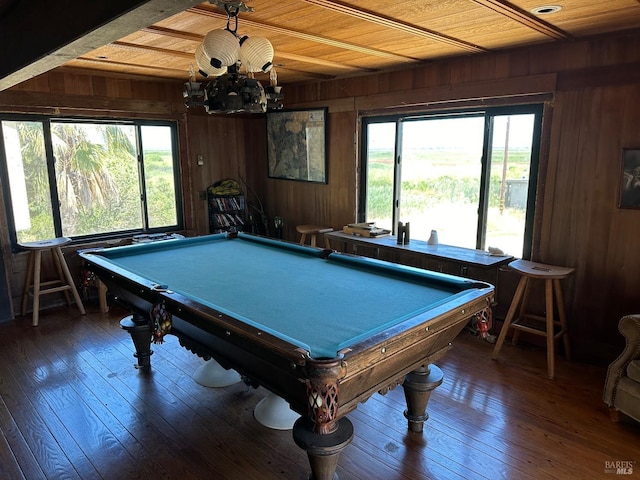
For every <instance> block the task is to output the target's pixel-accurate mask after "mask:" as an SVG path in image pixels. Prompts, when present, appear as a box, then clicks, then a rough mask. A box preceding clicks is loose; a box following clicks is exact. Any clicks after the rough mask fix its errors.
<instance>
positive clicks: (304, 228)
mask: <svg viewBox="0 0 640 480" xmlns="http://www.w3.org/2000/svg"><path fill="white" fill-rule="evenodd" d="M296 230H297V231H298V233H300V234H302V236H301V237H300V245H304V244H305V242H306V241H307V235H309V236H310V243H311V246H312V247H315V246H316V244H317V238H316V236H317V235H318V234H322V233H329V232H333V228H329V227H321V226H319V225H298V226H297V227H296ZM324 245H325V247H326V248H328V249H331V244H330V243H329V239H328V238H327V237H324Z"/></svg>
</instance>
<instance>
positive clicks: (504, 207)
mask: <svg viewBox="0 0 640 480" xmlns="http://www.w3.org/2000/svg"><path fill="white" fill-rule="evenodd" d="M541 123H542V106H541V105H527V106H518V107H508V108H505V107H501V108H492V109H483V110H473V111H466V112H455V113H430V114H425V115H412V116H401V115H397V116H386V117H367V118H363V145H364V148H363V152H362V155H363V162H362V164H363V169H362V176H361V178H362V185H361V187H362V188H361V190H360V191H361V198H360V211H359V221H366V222H375V223H376V225H377V226H379V227H381V228H388V229H390V230H392V231H395V229H396V225H397V223H398V222H399V221H400V222H403V223H404V222H410V223H411V238H415V239H423V240H426V239H428V238H429V235H430V232H431V230H436V231H437V232H438V238H439V241H440V243H444V244H448V245H456V246H460V247H467V248H478V249H482V250H485V249H487V248H488V247H490V246H491V247H496V248H500V249H501V250H503V251H504V252H506V253H509V254H511V255H515V256H518V257H523V258H528V256H530V251H531V236H532V232H531V231H532V225H533V212H534V207H535V191H536V177H537V168H538V156H539V145H540V128H541Z"/></svg>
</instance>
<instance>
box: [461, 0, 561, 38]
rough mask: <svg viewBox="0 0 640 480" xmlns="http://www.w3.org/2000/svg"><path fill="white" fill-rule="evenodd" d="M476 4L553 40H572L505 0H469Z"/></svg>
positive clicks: (556, 28) (557, 29)
mask: <svg viewBox="0 0 640 480" xmlns="http://www.w3.org/2000/svg"><path fill="white" fill-rule="evenodd" d="M471 1H473V2H475V3H477V4H478V5H482V6H483V7H486V8H489V9H491V10H493V11H494V12H496V13H499V14H500V15H504V16H505V17H507V18H510V19H511V20H513V21H515V22H518V23H519V24H521V25H524V26H525V27H528V28H531V29H533V30H535V31H536V32H539V33H542V34H543V35H546V36H548V37H550V38H553V39H554V40H573V37H572V36H571V35H570V34H569V33H567V32H565V31H564V30H561V29H559V28H558V27H555V26H553V25H551V24H550V23H547V22H545V21H543V20H540V19H539V18H537V17H536V16H535V15H533V14H531V13H529V12H527V11H525V10H521V9H520V8H518V7H516V6H515V5H513V4H511V3H509V2H507V1H505V0H471Z"/></svg>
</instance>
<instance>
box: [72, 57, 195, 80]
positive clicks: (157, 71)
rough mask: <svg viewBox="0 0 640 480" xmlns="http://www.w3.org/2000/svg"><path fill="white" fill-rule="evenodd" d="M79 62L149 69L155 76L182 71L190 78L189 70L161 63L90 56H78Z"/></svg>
mask: <svg viewBox="0 0 640 480" xmlns="http://www.w3.org/2000/svg"><path fill="white" fill-rule="evenodd" d="M75 61H77V62H86V63H95V64H98V65H113V66H118V67H124V68H135V69H138V70H148V71H149V73H150V74H152V75H153V76H162V72H167V74H166V75H164V76H165V77H167V78H173V77H175V76H176V74H177V72H181V73H183V74H184V78H185V79H188V78H189V72H188V71H185V70H181V69H177V68H167V67H163V66H159V65H143V64H141V63H127V62H114V61H113V60H109V59H103V58H89V57H78V58H76V59H75ZM168 72H173V74H168Z"/></svg>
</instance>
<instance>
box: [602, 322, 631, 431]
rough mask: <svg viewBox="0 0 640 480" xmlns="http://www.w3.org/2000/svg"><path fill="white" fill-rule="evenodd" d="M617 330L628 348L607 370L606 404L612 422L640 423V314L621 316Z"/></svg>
mask: <svg viewBox="0 0 640 480" xmlns="http://www.w3.org/2000/svg"><path fill="white" fill-rule="evenodd" d="M618 329H619V330H620V333H622V335H623V336H624V337H625V340H626V345H625V348H624V350H623V352H622V353H621V354H620V356H619V357H618V358H617V359H616V360H614V362H613V363H612V364H611V365H609V369H608V370H607V379H606V381H605V387H604V402H605V403H606V404H607V405H609V412H610V414H611V419H612V420H613V421H619V420H620V419H622V418H623V417H624V416H627V417H630V418H633V419H634V420H636V421H638V422H640V314H636V315H626V316H624V317H622V318H621V319H620V323H619V324H618Z"/></svg>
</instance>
